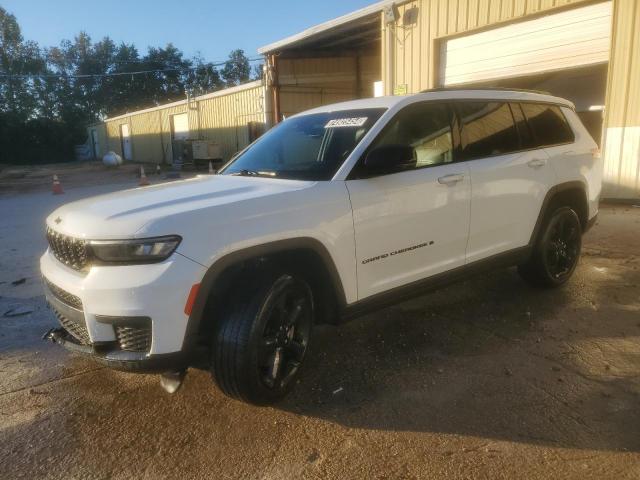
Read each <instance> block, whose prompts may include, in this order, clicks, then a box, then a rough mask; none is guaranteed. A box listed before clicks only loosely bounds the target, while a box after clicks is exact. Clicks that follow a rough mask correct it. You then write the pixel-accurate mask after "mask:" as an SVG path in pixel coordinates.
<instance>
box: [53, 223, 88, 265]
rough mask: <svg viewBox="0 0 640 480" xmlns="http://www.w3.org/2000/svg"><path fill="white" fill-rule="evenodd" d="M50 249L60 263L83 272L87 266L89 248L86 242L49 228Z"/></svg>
mask: <svg viewBox="0 0 640 480" xmlns="http://www.w3.org/2000/svg"><path fill="white" fill-rule="evenodd" d="M47 240H48V241H49V248H50V249H51V252H52V253H53V255H54V257H56V258H57V259H58V260H59V261H60V262H62V263H64V264H65V265H67V266H69V267H71V268H73V269H74V270H83V269H84V268H85V267H86V266H87V264H88V260H87V246H86V242H85V241H84V240H81V239H78V238H73V237H69V236H67V235H63V234H61V233H58V232H56V231H55V230H52V229H51V228H49V227H47Z"/></svg>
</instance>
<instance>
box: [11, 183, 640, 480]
mask: <svg viewBox="0 0 640 480" xmlns="http://www.w3.org/2000/svg"><path fill="white" fill-rule="evenodd" d="M118 188H122V185H102V186H100V187H94V188H79V189H73V190H69V191H68V193H67V194H66V195H64V196H60V197H53V196H51V195H50V194H45V193H30V194H19V195H5V196H3V197H2V198H0V208H1V211H2V212H5V215H2V216H0V259H2V260H1V264H0V324H1V325H2V327H3V328H2V329H1V330H0V478H29V479H31V478H91V479H93V478H96V479H98V478H153V479H156V478H250V479H252V478H255V479H263V478H264V479H270V478H274V479H275V478H278V479H280V478H336V479H344V478H434V479H442V478H491V479H499V478H505V479H512V478H528V479H536V478H540V479H543V478H544V479H548V478H563V479H564V478H576V479H586V478H593V479H604V478H610V479H616V480H618V479H627V478H628V479H637V478H640V455H639V452H640V435H639V432H638V427H639V425H640V296H639V293H640V270H639V267H640V242H638V238H640V237H639V235H640V208H633V207H631V206H629V207H622V206H618V207H603V208H602V210H601V214H600V220H599V222H598V225H597V226H596V227H594V229H593V230H592V231H591V232H589V233H588V234H587V236H586V237H585V247H584V255H583V257H582V260H581V263H580V265H579V267H578V269H577V271H576V275H575V276H574V278H573V279H572V281H571V282H570V283H569V284H568V285H567V286H566V287H565V288H562V289H560V290H555V291H538V290H532V289H530V288H529V287H527V286H526V285H525V284H524V283H523V282H522V281H521V280H520V279H519V277H518V276H517V274H516V272H515V270H513V269H509V270H502V271H497V272H494V273H492V274H489V275H484V276H479V277H476V278H474V279H472V280H469V281H467V282H464V283H461V284H457V285H454V286H451V287H449V288H447V289H444V290H441V291H438V292H436V293H432V294H429V295H426V296H423V297H421V298H418V299H415V300H412V301H410V302H406V303H403V304H401V305H398V306H396V307H392V308H388V309H385V310H381V311H379V312H377V313H375V314H372V315H368V316H366V317H363V318H360V319H357V320H354V321H352V322H350V323H348V324H346V325H343V326H340V327H331V326H321V327H319V328H317V329H316V331H315V337H314V341H313V344H312V347H311V351H310V355H309V357H308V362H307V364H306V365H305V368H304V373H303V376H302V379H301V382H300V384H299V385H298V386H297V388H296V389H295V390H294V392H293V394H292V395H291V396H290V397H288V398H287V399H285V401H284V402H282V403H281V404H279V405H277V406H276V407H273V408H258V407H253V406H248V405H245V404H242V403H240V402H237V401H234V400H230V399H228V398H226V397H224V396H223V395H222V394H221V393H220V391H218V390H217V389H216V387H215V386H214V385H213V384H212V383H211V379H210V376H209V374H208V373H207V372H203V371H190V373H189V375H187V378H186V380H185V384H184V385H183V387H182V389H181V390H180V391H179V392H178V393H177V394H175V395H169V394H167V393H165V392H164V391H163V390H162V389H161V388H160V386H159V381H158V377H156V376H150V375H134V374H126V373H120V372H115V371H111V370H108V369H104V368H102V367H100V366H98V365H97V364H94V363H92V362H91V361H89V360H85V359H83V358H78V357H74V356H73V355H70V354H68V353H67V352H66V351H64V350H62V349H61V348H59V347H57V346H55V345H51V344H48V343H45V342H43V341H41V340H40V335H41V334H42V333H43V332H44V331H45V330H47V329H48V328H49V327H50V326H53V325H54V323H55V321H54V319H53V318H52V315H51V313H50V312H49V311H48V310H47V309H46V307H45V303H44V298H43V296H42V292H41V290H40V288H39V283H38V282H39V281H38V273H37V258H38V256H39V254H40V252H41V251H42V250H43V249H44V248H45V245H44V240H43V239H42V235H41V229H42V221H43V219H44V217H45V215H46V214H47V213H48V212H49V211H50V210H52V209H53V208H54V207H55V204H56V203H60V202H62V201H68V200H70V199H72V198H74V197H81V196H86V195H89V194H93V193H96V192H98V191H108V190H113V189H118ZM6 212H9V215H7V214H6ZM22 278H25V281H24V282H23V283H20V284H18V285H13V284H12V283H11V282H13V281H15V280H21V279H22ZM19 308H21V309H24V310H25V311H27V310H32V312H31V313H25V314H24V315H19V316H15V317H12V316H5V315H6V312H8V311H10V310H13V312H14V313H16V312H17V313H20V311H19V310H16V309H19ZM9 315H11V313H9Z"/></svg>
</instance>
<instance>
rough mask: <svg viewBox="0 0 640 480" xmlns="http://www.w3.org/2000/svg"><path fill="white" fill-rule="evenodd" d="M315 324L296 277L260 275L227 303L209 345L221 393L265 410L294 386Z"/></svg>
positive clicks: (307, 294)
mask: <svg viewBox="0 0 640 480" xmlns="http://www.w3.org/2000/svg"><path fill="white" fill-rule="evenodd" d="M313 323H314V302H313V294H312V291H311V288H310V287H309V285H308V284H307V283H306V281H305V280H304V279H302V278H300V277H297V276H295V275H292V274H289V273H283V272H262V273H259V274H256V276H255V278H253V279H247V281H246V283H244V284H242V285H238V289H237V290H236V292H235V294H234V295H233V296H232V297H231V298H229V299H228V301H227V308H226V311H225V312H224V313H223V314H222V316H221V318H220V321H219V325H218V328H217V332H216V335H215V338H214V343H213V345H212V354H213V355H212V362H211V363H212V365H211V366H212V374H213V377H214V379H215V381H216V382H217V384H218V385H219V386H220V388H221V389H222V391H223V392H224V393H225V394H227V395H229V396H231V397H234V398H237V399H240V400H244V401H247V402H250V403H254V404H258V405H263V404H269V403H273V402H275V401H277V400H279V399H280V398H282V397H284V396H285V395H286V394H287V393H288V392H289V391H290V390H291V388H293V386H294V385H295V383H296V381H295V380H296V378H297V377H298V375H299V372H300V368H301V366H302V363H303V360H304V357H305V355H306V352H307V348H308V346H309V341H310V339H311V333H312V328H313Z"/></svg>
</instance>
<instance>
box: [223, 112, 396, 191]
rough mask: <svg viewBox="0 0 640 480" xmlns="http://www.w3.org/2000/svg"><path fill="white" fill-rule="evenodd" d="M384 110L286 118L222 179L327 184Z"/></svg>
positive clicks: (324, 113)
mask: <svg viewBox="0 0 640 480" xmlns="http://www.w3.org/2000/svg"><path fill="white" fill-rule="evenodd" d="M384 111H385V109H383V108H376V109H358V110H340V111H336V112H323V113H314V114H309V115H302V116H299V117H294V118H290V119H289V120H286V121H284V122H282V123H281V124H280V125H278V126H277V127H275V128H273V129H271V130H270V131H269V132H267V133H266V134H264V135H263V136H262V137H261V138H260V139H258V140H257V141H256V142H255V143H254V144H253V145H251V146H249V147H248V148H247V149H246V150H245V151H244V152H242V153H241V154H240V155H239V156H238V157H237V158H235V159H234V160H232V161H231V162H230V163H229V164H228V165H227V166H226V167H225V168H223V169H222V171H221V172H220V174H222V175H247V176H265V177H276V178H288V179H295V180H330V179H331V178H332V177H333V175H334V174H335V173H336V172H337V171H338V169H339V168H340V166H341V165H342V163H343V162H344V161H345V160H346V158H347V157H348V156H349V154H351V152H352V151H353V149H354V148H355V147H356V146H357V145H358V143H360V140H362V138H363V137H364V136H365V134H366V133H367V132H368V131H369V129H370V128H371V127H372V126H373V124H374V123H375V122H376V121H377V120H378V119H379V118H380V116H381V115H382V114H383V113H384Z"/></svg>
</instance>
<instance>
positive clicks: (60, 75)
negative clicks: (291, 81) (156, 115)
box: [0, 57, 262, 80]
mask: <svg viewBox="0 0 640 480" xmlns="http://www.w3.org/2000/svg"><path fill="white" fill-rule="evenodd" d="M248 60H249V62H250V63H251V62H255V61H257V60H262V57H257V58H252V59H248ZM226 63H227V62H221V63H206V64H202V65H198V66H195V67H180V68H163V69H156V70H138V71H134V72H112V73H84V74H66V73H27V74H18V75H15V74H12V73H0V78H12V79H13V78H15V79H19V80H28V79H34V78H68V79H74V78H105V77H120V76H126V75H148V74H150V73H169V72H193V71H196V70H200V69H203V68H204V69H206V68H207V67H220V66H222V65H225V64H226Z"/></svg>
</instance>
